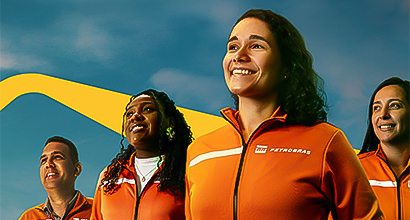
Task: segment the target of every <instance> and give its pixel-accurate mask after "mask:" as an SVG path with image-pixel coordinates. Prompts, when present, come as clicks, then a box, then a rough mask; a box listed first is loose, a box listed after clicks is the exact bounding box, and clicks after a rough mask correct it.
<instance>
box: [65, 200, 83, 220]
mask: <svg viewBox="0 0 410 220" xmlns="http://www.w3.org/2000/svg"><path fill="white" fill-rule="evenodd" d="M78 196H80V195H78ZM77 199H78V198H77ZM86 203H88V202H87V199H85V201H84V202H83V204H81V206H80V208H78V209H77V210H75V211H74V212H72V213H69V214H68V215H67V216H66V218H65V219H69V217H72V216H74V214H76V213H77V212H80V210H81V208H82V207H83V206H84V205H85V204H86Z"/></svg>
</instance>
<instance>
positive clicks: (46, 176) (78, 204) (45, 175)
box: [20, 136, 93, 220]
mask: <svg viewBox="0 0 410 220" xmlns="http://www.w3.org/2000/svg"><path fill="white" fill-rule="evenodd" d="M82 168H83V167H82V165H81V163H80V162H79V161H78V152H77V148H76V147H75V145H74V144H73V143H72V142H71V141H70V140H67V139H65V138H63V137H59V136H54V137H51V138H49V139H48V140H47V141H46V144H45V147H44V150H43V154H42V155H41V157H40V179H41V183H42V184H43V187H44V189H45V190H46V191H47V193H48V198H47V200H46V202H45V203H43V204H41V205H38V206H35V207H33V208H31V209H29V210H27V211H25V212H24V213H23V215H22V216H21V217H20V219H21V220H25V219H54V220H65V219H67V220H68V219H70V220H71V219H73V220H88V219H89V217H90V215H91V207H92V203H93V200H92V199H89V198H86V197H84V196H83V195H82V194H81V193H80V191H78V190H75V189H74V185H75V180H76V179H77V176H79V175H80V173H81V171H82Z"/></svg>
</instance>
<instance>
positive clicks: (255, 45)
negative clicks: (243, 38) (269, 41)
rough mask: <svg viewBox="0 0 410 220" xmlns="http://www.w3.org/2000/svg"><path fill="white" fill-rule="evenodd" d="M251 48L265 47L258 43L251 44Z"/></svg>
mask: <svg viewBox="0 0 410 220" xmlns="http://www.w3.org/2000/svg"><path fill="white" fill-rule="evenodd" d="M251 49H265V47H264V46H262V45H260V44H252V46H251Z"/></svg>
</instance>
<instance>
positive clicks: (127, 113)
mask: <svg viewBox="0 0 410 220" xmlns="http://www.w3.org/2000/svg"><path fill="white" fill-rule="evenodd" d="M133 114H134V111H127V112H126V113H125V117H127V118H129V117H131V116H132V115H133Z"/></svg>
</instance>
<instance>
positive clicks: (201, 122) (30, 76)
mask: <svg viewBox="0 0 410 220" xmlns="http://www.w3.org/2000/svg"><path fill="white" fill-rule="evenodd" d="M27 93H41V94H44V95H46V96H48V97H50V98H52V99H55V100H56V101H58V102H60V103H61V104H63V105H66V106H68V107H69V108H71V109H73V110H74V111H77V112H79V113H81V114H83V115H85V116H87V117H88V118H90V119H92V120H94V121H96V122H98V123H100V124H101V125H104V126H105V127H107V128H109V129H111V130H113V131H115V132H117V133H119V134H121V123H122V114H123V113H124V108H125V105H126V104H127V103H128V101H129V99H130V95H126V94H122V93H118V92H113V91H110V90H106V89H101V88H97V87H93V86H88V85H84V84H81V83H76V82H71V81H68V80H64V79H59V78H55V77H51V76H46V75H42V74H38V73H26V74H20V75H15V76H12V77H9V78H7V79H5V80H3V81H1V82H0V111H1V110H3V108H5V107H6V106H7V105H8V104H10V102H12V101H13V100H14V99H16V98H17V97H19V96H21V95H24V94H27ZM97 107H98V110H96V108H97ZM178 109H179V110H180V111H181V112H182V113H183V114H184V116H185V119H186V121H187V122H188V124H189V125H190V126H191V128H192V132H193V133H194V136H195V137H199V136H202V135H204V134H206V133H209V132H211V131H214V130H216V129H218V128H220V127H222V126H224V125H225V124H226V122H225V120H224V119H222V118H221V117H218V116H214V115H210V114H205V113H201V112H197V111H193V110H189V109H185V108H180V107H178ZM354 150H355V152H356V153H358V152H359V151H358V150H356V149H354Z"/></svg>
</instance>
